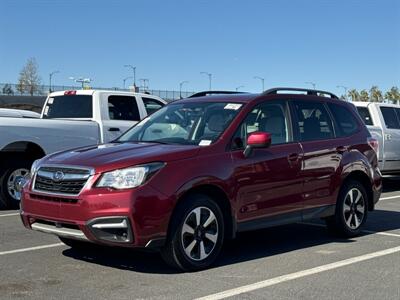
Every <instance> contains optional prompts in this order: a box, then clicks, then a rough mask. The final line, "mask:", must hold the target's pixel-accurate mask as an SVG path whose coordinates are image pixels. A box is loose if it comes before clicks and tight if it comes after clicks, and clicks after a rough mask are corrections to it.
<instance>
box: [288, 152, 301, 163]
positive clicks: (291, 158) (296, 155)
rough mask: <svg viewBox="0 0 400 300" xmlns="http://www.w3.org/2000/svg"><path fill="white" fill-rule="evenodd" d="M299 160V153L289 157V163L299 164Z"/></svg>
mask: <svg viewBox="0 0 400 300" xmlns="http://www.w3.org/2000/svg"><path fill="white" fill-rule="evenodd" d="M299 158H300V155H299V154H298V153H292V154H289V155H288V157H287V159H288V161H289V162H297V161H298V160H299Z"/></svg>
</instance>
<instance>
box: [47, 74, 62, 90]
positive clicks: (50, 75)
mask: <svg viewBox="0 0 400 300" xmlns="http://www.w3.org/2000/svg"><path fill="white" fill-rule="evenodd" d="M57 73H60V71H53V72H51V73H50V74H49V93H51V92H52V90H51V78H52V77H53V75H54V74H57Z"/></svg>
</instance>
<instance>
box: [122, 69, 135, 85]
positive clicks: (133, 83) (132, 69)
mask: <svg viewBox="0 0 400 300" xmlns="http://www.w3.org/2000/svg"><path fill="white" fill-rule="evenodd" d="M124 67H125V68H130V69H132V71H133V86H134V87H135V88H136V67H134V66H132V65H124Z"/></svg>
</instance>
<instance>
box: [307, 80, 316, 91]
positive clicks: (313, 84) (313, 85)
mask: <svg viewBox="0 0 400 300" xmlns="http://www.w3.org/2000/svg"><path fill="white" fill-rule="evenodd" d="M304 83H305V84H311V85H312V87H313V90H315V86H316V84H315V83H314V82H312V81H306V82H304Z"/></svg>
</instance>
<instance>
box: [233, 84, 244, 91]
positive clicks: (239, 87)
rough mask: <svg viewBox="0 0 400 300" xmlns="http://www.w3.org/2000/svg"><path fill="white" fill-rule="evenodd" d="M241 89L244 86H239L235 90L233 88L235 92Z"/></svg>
mask: <svg viewBox="0 0 400 300" xmlns="http://www.w3.org/2000/svg"><path fill="white" fill-rule="evenodd" d="M241 88H244V85H239V86H238V87H236V88H235V90H236V92H237V91H238V90H239V89H241Z"/></svg>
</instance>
